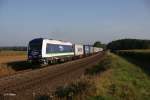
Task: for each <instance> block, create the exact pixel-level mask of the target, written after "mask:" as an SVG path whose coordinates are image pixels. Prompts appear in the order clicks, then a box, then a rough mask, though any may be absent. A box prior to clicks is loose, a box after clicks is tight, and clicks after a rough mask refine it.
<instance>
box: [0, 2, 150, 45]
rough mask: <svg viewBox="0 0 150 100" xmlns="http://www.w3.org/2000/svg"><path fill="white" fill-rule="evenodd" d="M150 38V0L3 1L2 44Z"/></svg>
mask: <svg viewBox="0 0 150 100" xmlns="http://www.w3.org/2000/svg"><path fill="white" fill-rule="evenodd" d="M39 37H42V38H49V39H57V40H64V41H71V42H73V43H83V44H92V43H94V42H95V41H101V42H102V43H108V42H110V41H113V40H117V39H123V38H137V39H150V1H149V0H0V46H26V45H27V44H28V42H29V41H30V40H32V39H34V38H39Z"/></svg>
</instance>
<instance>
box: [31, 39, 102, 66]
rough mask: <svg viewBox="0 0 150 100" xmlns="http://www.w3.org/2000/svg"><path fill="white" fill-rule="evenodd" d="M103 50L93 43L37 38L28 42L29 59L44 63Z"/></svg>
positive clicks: (79, 56)
mask: <svg viewBox="0 0 150 100" xmlns="http://www.w3.org/2000/svg"><path fill="white" fill-rule="evenodd" d="M100 51H103V49H102V48H97V47H93V46H91V45H82V44H72V43H71V42H64V41H61V40H52V39H43V38H36V39H33V40H31V41H30V42H29V44H28V61H30V62H40V63H42V64H48V63H55V62H58V61H68V60H73V59H77V58H81V57H85V56H88V55H91V54H94V53H97V52H100Z"/></svg>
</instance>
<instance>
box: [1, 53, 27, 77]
mask: <svg viewBox="0 0 150 100" xmlns="http://www.w3.org/2000/svg"><path fill="white" fill-rule="evenodd" d="M26 59H27V58H26V52H24V51H0V77H2V76H7V75H11V74H14V73H16V70H14V68H13V66H11V65H12V64H11V63H13V62H21V61H26Z"/></svg>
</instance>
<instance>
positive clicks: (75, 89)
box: [55, 80, 92, 98]
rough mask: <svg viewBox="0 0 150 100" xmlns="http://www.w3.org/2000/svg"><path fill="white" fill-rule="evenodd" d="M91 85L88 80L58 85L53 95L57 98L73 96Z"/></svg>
mask: <svg viewBox="0 0 150 100" xmlns="http://www.w3.org/2000/svg"><path fill="white" fill-rule="evenodd" d="M91 86H92V85H91V82H90V81H89V80H79V81H77V82H73V83H71V84H69V85H66V86H60V87H58V88H57V89H56V91H55V95H56V96H57V97H59V98H64V97H73V96H75V95H78V94H82V92H83V91H86V90H87V89H89V88H90V87H91Z"/></svg>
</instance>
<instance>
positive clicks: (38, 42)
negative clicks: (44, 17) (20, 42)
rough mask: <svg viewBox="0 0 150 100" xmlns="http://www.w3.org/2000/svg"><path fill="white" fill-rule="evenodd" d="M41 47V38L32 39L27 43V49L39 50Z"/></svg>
mask: <svg viewBox="0 0 150 100" xmlns="http://www.w3.org/2000/svg"><path fill="white" fill-rule="evenodd" d="M41 49H42V40H41V39H36V40H32V41H31V42H30V43H29V50H41Z"/></svg>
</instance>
